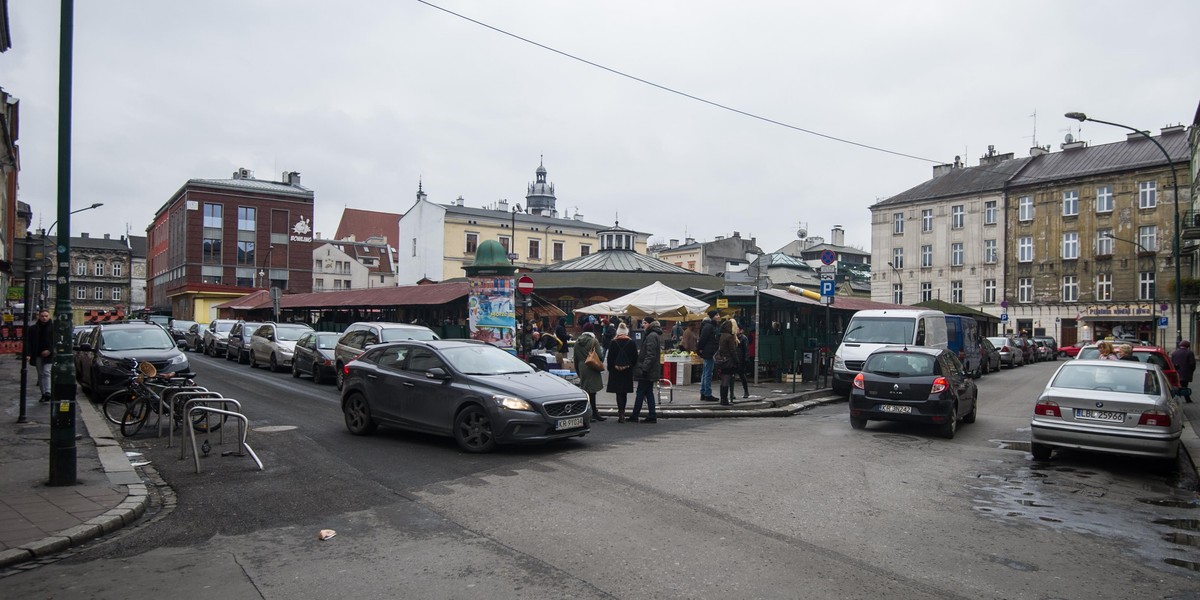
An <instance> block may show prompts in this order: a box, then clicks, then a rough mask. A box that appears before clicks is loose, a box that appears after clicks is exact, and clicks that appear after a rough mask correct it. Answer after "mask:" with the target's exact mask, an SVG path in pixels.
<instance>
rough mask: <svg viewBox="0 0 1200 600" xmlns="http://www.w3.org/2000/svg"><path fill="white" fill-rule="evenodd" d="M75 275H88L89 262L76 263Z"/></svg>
mask: <svg viewBox="0 0 1200 600" xmlns="http://www.w3.org/2000/svg"><path fill="white" fill-rule="evenodd" d="M75 274H76V275H87V261H83V260H81V261H79V262H77V263H75Z"/></svg>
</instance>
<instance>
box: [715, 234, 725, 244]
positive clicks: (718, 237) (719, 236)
mask: <svg viewBox="0 0 1200 600" xmlns="http://www.w3.org/2000/svg"><path fill="white" fill-rule="evenodd" d="M723 239H725V236H723V235H718V236H717V239H716V241H718V242H719V241H721V240H723Z"/></svg>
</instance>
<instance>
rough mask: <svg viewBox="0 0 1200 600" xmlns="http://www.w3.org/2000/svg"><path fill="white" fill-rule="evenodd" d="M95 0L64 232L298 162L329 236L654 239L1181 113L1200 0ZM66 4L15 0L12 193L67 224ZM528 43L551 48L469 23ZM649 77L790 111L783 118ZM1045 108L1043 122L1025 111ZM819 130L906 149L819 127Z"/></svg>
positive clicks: (79, 23) (144, 214)
mask: <svg viewBox="0 0 1200 600" xmlns="http://www.w3.org/2000/svg"><path fill="white" fill-rule="evenodd" d="M432 4H434V5H436V6H440V7H441V8H443V9H445V11H453V12H454V13H458V14H459V15H462V16H455V15H454V14H449V13H448V12H445V11H444V10H440V9H438V8H434V7H431V6H430V5H429V4H425V3H422V2H419V1H416V0H345V1H343V2H334V3H331V2H329V1H328V0H320V1H308V0H205V1H202V2H198V1H194V0H108V1H104V2H100V1H94V0H79V1H77V2H76V3H75V36H74V45H75V52H74V88H73V89H74V111H73V114H74V120H73V141H72V146H73V148H72V156H73V173H72V192H71V193H72V206H73V207H76V208H78V207H82V206H87V205H89V204H91V203H93V202H103V203H104V204H105V206H104V207H102V208H100V209H97V210H94V211H89V212H87V213H83V214H80V215H77V216H75V217H74V218H73V221H72V224H71V233H72V235H78V234H79V233H80V232H83V231H86V232H89V233H90V234H91V235H93V236H99V235H101V234H104V233H110V234H112V235H113V236H114V237H115V236H118V235H123V234H124V233H125V232H126V231H127V230H128V231H130V232H132V233H133V234H134V235H145V229H146V227H147V226H148V225H149V223H150V220H151V218H152V216H153V214H154V212H155V211H156V210H157V209H159V208H160V207H161V206H162V205H163V203H164V202H165V201H166V200H167V199H168V198H169V197H170V196H171V194H173V193H174V192H175V191H176V190H178V189H179V188H180V187H181V186H182V185H183V184H184V183H185V182H186V181H187V180H188V179H192V178H228V177H229V176H230V175H231V174H232V173H233V171H235V170H236V169H237V168H239V167H245V168H248V169H251V170H253V171H254V172H255V175H256V176H257V177H258V178H260V179H273V180H276V181H278V180H280V179H281V173H282V172H284V171H299V172H300V173H301V174H302V183H303V185H304V186H305V187H308V188H310V189H312V190H314V192H315V193H316V207H315V215H314V223H313V227H314V229H315V230H316V231H317V232H319V233H322V234H324V235H327V236H332V235H333V233H334V231H335V230H336V228H337V222H338V220H339V218H340V216H341V212H342V209H343V208H344V207H351V208H359V209H368V210H383V211H389V212H404V211H406V210H407V209H408V208H409V207H410V206H411V205H412V203H413V202H414V198H415V194H416V188H417V182H418V181H419V180H420V181H423V185H424V190H425V192H426V193H427V194H428V195H429V199H430V200H431V201H433V202H438V203H449V202H451V201H452V200H453V199H455V198H457V197H458V196H462V197H463V198H465V199H466V205H467V206H472V207H482V206H485V205H489V204H494V203H495V202H496V201H497V200H499V199H502V198H506V199H509V200H510V201H511V202H513V203H516V202H521V203H524V196H525V192H526V186H527V184H528V183H530V182H532V181H534V170H535V169H536V168H537V166H538V163H539V160H540V157H543V156H544V161H545V166H546V169H547V170H548V172H549V180H550V181H551V182H553V183H554V184H555V186H556V193H557V196H558V203H557V207H558V209H559V211H560V216H566V217H570V216H573V215H574V214H575V213H577V212H578V213H580V214H581V215H582V217H583V218H584V219H585V220H587V221H591V222H595V223H601V224H611V223H612V222H613V221H615V220H618V219H619V221H620V224H621V225H622V226H624V227H629V228H632V229H636V230H639V231H645V232H648V233H650V234H651V235H652V238H651V239H652V241H663V242H665V241H666V240H668V239H671V238H676V239H681V240H682V239H683V238H685V237H694V238H696V239H697V240H701V241H704V240H712V239H714V238H716V237H717V236H722V235H724V236H729V235H731V234H732V233H733V232H734V231H738V232H740V233H741V235H742V236H743V237H752V236H753V237H756V238H757V239H758V242H759V245H760V246H762V248H763V249H764V250H766V251H773V250H776V249H778V248H780V247H781V246H783V245H785V244H787V243H788V242H790V241H791V240H793V239H795V237H796V230H797V229H798V226H799V225H800V224H805V225H806V226H807V228H808V231H809V232H810V235H820V236H824V237H826V238H827V239H828V237H829V232H830V230H831V228H832V227H833V226H834V225H841V226H843V227H844V228H845V230H846V243H847V244H848V245H851V246H857V247H860V248H863V249H864V250H868V251H869V250H870V212H869V210H868V207H869V206H871V205H872V204H873V203H875V202H877V201H879V200H882V199H885V198H887V197H890V196H892V195H895V194H897V193H900V192H902V191H904V190H906V189H908V188H910V187H913V186H915V185H917V184H919V183H921V182H922V181H924V180H926V179H928V178H929V177H930V175H931V172H932V166H933V164H935V163H942V162H952V161H953V160H954V157H955V156H956V155H961V156H963V157H964V158H965V159H966V160H967V163H968V164H969V165H972V166H973V165H976V164H978V159H979V156H980V155H982V154H983V153H985V152H986V151H987V146H988V145H994V146H995V148H996V151H997V152H1001V153H1003V152H1015V153H1016V154H1017V156H1026V155H1028V152H1029V148H1030V146H1031V145H1033V143H1034V138H1033V136H1034V135H1035V134H1036V136H1037V138H1036V139H1037V143H1038V144H1040V145H1051V146H1053V149H1054V150H1055V151H1058V150H1059V147H1058V146H1059V144H1060V143H1061V142H1062V139H1063V136H1064V135H1065V134H1066V133H1068V128H1073V129H1071V130H1070V131H1071V132H1072V133H1074V134H1075V135H1076V136H1077V137H1079V138H1081V139H1083V140H1086V141H1089V142H1090V143H1092V144H1102V143H1110V142H1116V141H1121V140H1123V139H1124V138H1125V132H1124V131H1123V130H1118V129H1114V128H1111V127H1107V126H1103V125H1098V124H1092V123H1087V124H1083V125H1082V131H1078V128H1079V126H1080V124H1079V123H1077V122H1075V121H1069V120H1067V119H1065V118H1063V116H1062V115H1063V113H1065V112H1068V111H1083V112H1086V113H1088V114H1089V115H1091V116H1094V117H1096V118H1100V119H1104V120H1109V121H1116V122H1120V123H1125V124H1129V125H1132V126H1136V127H1141V128H1145V129H1152V130H1153V131H1154V132H1155V133H1157V131H1158V129H1159V128H1161V127H1163V126H1166V125H1173V124H1184V125H1189V124H1190V123H1191V122H1192V119H1193V117H1194V115H1195V114H1196V110H1197V104H1198V103H1200V68H1197V60H1196V57H1197V45H1196V43H1195V42H1194V40H1195V31H1194V27H1195V24H1196V23H1197V22H1200V2H1196V1H1195V0H1180V1H1164V2H1157V1H1155V2H1145V3H1137V4H1134V3H1131V2H1127V1H1124V2H1109V1H1094V0H1072V1H1053V2H1047V1H1045V0H1035V1H1016V2H1003V3H986V4H985V3H980V2H908V1H905V2H894V1H878V2H820V3H816V2H813V3H809V2H791V1H788V2H785V1H777V2H729V1H727V0H726V1H721V2H717V1H698V0H688V1H682V0H680V1H664V0H655V1H653V2H646V1H622V0H615V1H614V0H606V1H603V2H600V1H590V2H585V1H570V2H565V1H561V0H560V1H552V0H542V1H533V0H528V1H526V0H512V1H506V2H496V1H492V0H435V1H433V2H432ZM58 5H59V2H55V1H52V0H9V19H10V29H11V34H12V40H13V47H12V49H10V50H9V51H8V52H6V53H4V54H0V86H2V87H3V88H4V89H5V90H6V91H7V92H8V93H9V94H12V95H13V96H15V97H17V98H19V99H20V100H21V130H20V139H19V144H20V149H21V160H22V163H21V167H22V169H21V175H20V185H21V188H20V194H19V196H18V197H19V198H20V199H21V200H24V201H25V202H27V203H29V204H30V205H31V206H32V207H33V211H34V225H35V226H37V225H38V224H39V223H40V225H41V226H43V227H45V226H48V225H49V224H50V223H51V222H53V221H54V220H55V218H56V209H55V206H56V202H57V191H56V185H57V174H56V173H57V171H56V170H57V150H56V145H57V133H56V128H57V110H58V103H57V89H58V84H57V77H58V64H59V59H58V36H59V14H58V13H59V9H58ZM462 17H469V18H470V19H473V20H475V21H479V22H481V23H483V24H486V25H487V26H490V27H492V28H495V29H499V30H503V31H504V32H508V33H509V34H512V35H515V36H520V37H521V38H525V39H526V40H529V41H531V42H536V43H537V44H541V45H543V46H547V47H549V48H552V49H553V50H548V49H546V48H542V47H538V46H536V45H533V44H531V43H529V42H526V41H522V40H519V39H516V38H514V37H511V36H510V35H506V34H504V33H500V32H498V31H496V30H494V29H489V28H488V27H485V26H483V25H480V24H477V23H474V22H471V21H469V20H466V19H464V18H462ZM554 50H557V51H559V52H562V53H566V54H570V55H572V56H575V57H578V58H581V59H585V60H587V61H590V62H592V63H595V64H596V65H601V66H603V67H606V68H608V69H612V70H613V71H619V72H622V73H625V74H628V75H630V76H634V77H637V78H639V79H642V80H645V81H648V82H652V83H653V84H656V85H658V86H663V87H666V88H671V89H673V90H677V91H679V92H683V93H686V94H689V95H691V96H694V97H697V98H701V99H703V100H706V101H708V102H712V103H716V104H720V105H723V106H727V107H730V108H733V109H737V110H739V111H743V112H745V113H751V114H753V115H756V116H759V117H763V118H765V119H770V120H772V121H776V122H779V123H782V124H784V125H780V124H774V123H770V122H766V121H763V120H760V119H756V118H753V117H749V116H745V115H743V114H737V113H735V112H731V111H729V110H726V109H723V108H719V107H716V106H713V105H712V104H707V103H705V102H702V101H698V100H695V99H692V98H688V97H684V96H682V95H679V94H676V93H672V92H669V91H664V90H663V89H660V88H656V87H652V86H651V85H647V84H645V83H641V82H639V81H635V80H633V79H630V78H627V77H624V76H621V75H618V74H614V73H613V72H610V71H607V70H604V69H602V68H599V67H597V66H593V65H589V64H586V63H583V62H580V61H578V60H575V59H572V58H569V57H567V56H564V55H563V54H559V53H556V52H555V51H554ZM1035 112H1036V114H1037V117H1036V127H1035V119H1034V117H1033V115H1034V113H1035ZM796 128H798V129H803V130H809V131H812V132H816V133H819V134H823V135H825V136H831V137H836V138H841V139H844V140H848V141H851V142H855V143H857V144H862V145H866V146H873V147H877V148H881V149H885V150H889V151H892V152H895V153H900V154H905V155H910V156H912V157H917V158H909V157H905V156H898V155H896V154H890V153H887V152H882V151H878V150H872V149H868V148H864V147H862V146H856V145H852V144H847V143H843V142H839V141H835V140H831V139H828V138H826V137H820V136H817V135H813V134H812V133H806V132H804V131H800V130H798V129H796Z"/></svg>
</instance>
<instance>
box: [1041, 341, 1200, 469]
mask: <svg viewBox="0 0 1200 600" xmlns="http://www.w3.org/2000/svg"><path fill="white" fill-rule="evenodd" d="M1171 387H1172V386H1171V382H1170V381H1168V380H1167V376H1166V374H1164V373H1163V372H1162V369H1160V368H1158V366H1157V365H1155V364H1151V363H1144V362H1133V361H1124V360H1117V361H1111V360H1094V359H1078V360H1073V361H1067V362H1066V363H1064V364H1063V365H1062V366H1061V367H1059V368H1058V370H1057V371H1056V372H1055V373H1054V377H1052V378H1051V379H1050V382H1049V383H1047V384H1046V388H1045V389H1044V390H1043V391H1042V393H1041V395H1040V396H1038V400H1037V404H1036V405H1035V406H1034V409H1033V419H1032V421H1031V423H1030V425H1031V432H1030V448H1031V451H1032V453H1033V458H1034V459H1035V460H1049V459H1050V458H1051V455H1052V454H1053V451H1054V449H1055V448H1077V449H1081V450H1088V451H1093V452H1112V453H1120V454H1132V455H1135V456H1147V457H1154V458H1164V459H1172V460H1173V459H1175V457H1176V456H1178V454H1179V436H1180V432H1181V430H1182V428H1183V423H1182V420H1183V419H1182V417H1183V415H1182V412H1181V410H1180V408H1179V401H1178V399H1176V397H1175V395H1174V394H1173V393H1172V391H1171Z"/></svg>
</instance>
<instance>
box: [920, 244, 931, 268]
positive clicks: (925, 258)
mask: <svg viewBox="0 0 1200 600" xmlns="http://www.w3.org/2000/svg"><path fill="white" fill-rule="evenodd" d="M921 266H922V267H932V266H933V246H932V245H926V246H921Z"/></svg>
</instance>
